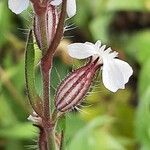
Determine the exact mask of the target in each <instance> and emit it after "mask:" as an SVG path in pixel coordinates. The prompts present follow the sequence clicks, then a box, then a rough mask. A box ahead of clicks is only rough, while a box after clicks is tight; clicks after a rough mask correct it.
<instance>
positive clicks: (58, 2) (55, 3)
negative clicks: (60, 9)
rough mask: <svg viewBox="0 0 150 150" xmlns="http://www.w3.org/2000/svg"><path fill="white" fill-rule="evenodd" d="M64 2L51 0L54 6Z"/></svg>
mask: <svg viewBox="0 0 150 150" xmlns="http://www.w3.org/2000/svg"><path fill="white" fill-rule="evenodd" d="M61 3H62V0H53V1H51V3H50V4H51V5H53V6H58V5H60V4H61Z"/></svg>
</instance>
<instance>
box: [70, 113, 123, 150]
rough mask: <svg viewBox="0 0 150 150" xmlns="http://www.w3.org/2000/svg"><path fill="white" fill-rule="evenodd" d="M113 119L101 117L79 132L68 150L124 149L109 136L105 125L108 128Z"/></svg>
mask: <svg viewBox="0 0 150 150" xmlns="http://www.w3.org/2000/svg"><path fill="white" fill-rule="evenodd" d="M112 122H113V118H111V117H108V116H101V117H98V118H96V119H94V120H93V121H92V122H90V123H89V124H88V125H87V126H85V127H84V128H83V129H81V130H79V131H78V132H77V133H76V135H75V136H74V138H73V140H72V141H71V143H70V144H69V146H68V149H69V150H76V149H78V150H100V149H102V150H114V149H115V150H124V147H123V146H122V145H121V144H120V143H119V142H118V141H117V140H116V139H115V138H114V137H113V136H111V135H110V134H109V133H108V131H107V129H106V130H105V125H106V124H107V126H109V125H110V124H111V123H112Z"/></svg>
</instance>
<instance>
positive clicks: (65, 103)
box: [55, 58, 100, 112]
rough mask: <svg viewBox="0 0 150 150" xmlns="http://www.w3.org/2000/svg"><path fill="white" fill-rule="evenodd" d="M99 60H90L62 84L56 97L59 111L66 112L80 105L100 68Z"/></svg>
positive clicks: (56, 105)
mask: <svg viewBox="0 0 150 150" xmlns="http://www.w3.org/2000/svg"><path fill="white" fill-rule="evenodd" d="M98 60H99V58H97V59H95V60H94V61H92V60H90V62H89V63H87V64H86V65H85V66H83V67H81V68H79V69H77V70H75V71H73V72H72V73H71V74H70V75H69V76H67V77H66V78H65V80H64V81H63V82H62V83H61V84H60V86H59V88H58V90H57V92H56V97H55V107H56V110H57V111H60V112H66V111H69V110H71V109H72V108H74V107H76V106H77V105H79V104H80V103H81V101H82V99H83V98H84V96H85V95H86V94H87V92H88V90H89V88H90V85H91V83H92V80H93V78H94V75H95V74H96V71H97V70H98V69H99V68H100V63H99V61H98Z"/></svg>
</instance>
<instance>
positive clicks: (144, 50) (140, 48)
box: [126, 30, 150, 64]
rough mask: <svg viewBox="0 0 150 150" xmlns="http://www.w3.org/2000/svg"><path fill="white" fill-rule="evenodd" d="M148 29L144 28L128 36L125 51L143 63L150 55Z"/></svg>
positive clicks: (149, 32) (149, 31)
mask: <svg viewBox="0 0 150 150" xmlns="http://www.w3.org/2000/svg"><path fill="white" fill-rule="evenodd" d="M149 41H150V30H144V31H140V32H137V33H136V34H133V35H132V36H131V37H128V40H127V44H126V51H127V52H128V54H130V55H131V56H132V57H134V58H136V59H137V60H138V62H139V63H140V64H144V63H145V62H146V61H147V60H148V59H149V56H150V49H149V47H150V42H149Z"/></svg>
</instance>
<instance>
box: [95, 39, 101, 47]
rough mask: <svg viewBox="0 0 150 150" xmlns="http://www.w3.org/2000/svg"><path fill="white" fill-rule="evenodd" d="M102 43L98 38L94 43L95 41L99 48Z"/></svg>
mask: <svg viewBox="0 0 150 150" xmlns="http://www.w3.org/2000/svg"><path fill="white" fill-rule="evenodd" d="M101 45H102V43H101V41H100V40H98V41H97V42H96V43H95V46H96V47H97V48H98V49H99V48H100V47H101Z"/></svg>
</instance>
